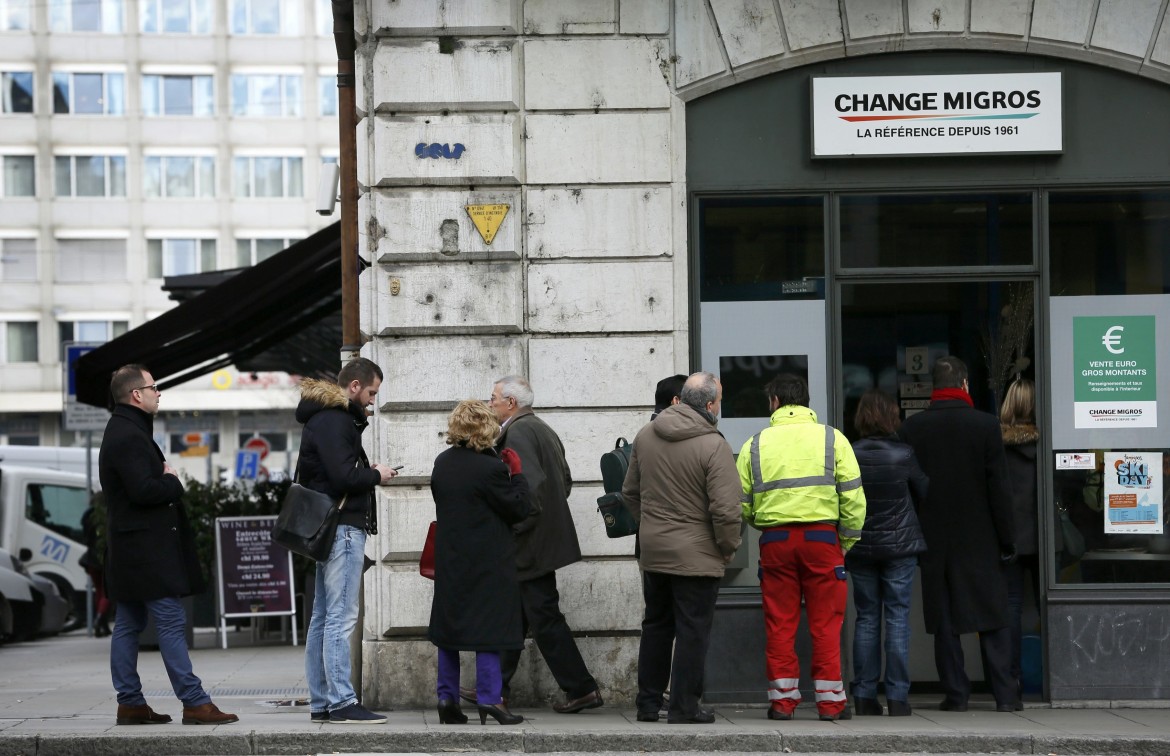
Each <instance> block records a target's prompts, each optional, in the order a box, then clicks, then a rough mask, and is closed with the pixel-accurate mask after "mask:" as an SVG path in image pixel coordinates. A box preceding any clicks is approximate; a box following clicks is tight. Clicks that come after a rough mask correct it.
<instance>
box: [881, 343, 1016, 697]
mask: <svg viewBox="0 0 1170 756" xmlns="http://www.w3.org/2000/svg"><path fill="white" fill-rule="evenodd" d="M932 378H933V380H934V391H933V393H932V394H931V397H930V399H931V401H930V406H929V407H928V408H927V409H926V410H925V411H923V412H920V413H918V414H916V415H913V416H911V417H909V418H907V420H906V422H905V423H903V425H902V428H901V430H900V431H899V435H900V436H901V437H902V439H903V440H904V441H906V442H907V443H908V444H910V445H911V446H912V447H914V453H915V454H916V455H917V457H918V462H919V464H920V465H921V466H922V469H923V471H924V472H925V473H926V475H927V477H928V478H930V489H929V492H928V494H927V498H926V504H925V505H924V506H923V507H922V508H921V510H920V511H919V513H918V515H919V520H920V521H921V523H922V531H923V535H924V536H925V537H926V548H927V551H926V553H925V554H924V555H923V556H922V557H921V558H920V560H919V563H920V564H921V566H922V607H923V614H924V617H925V620H926V632H928V633H932V634H933V635H934V662H935V665H936V667H937V668H938V675H939V682H940V683H941V684H942V687H943V690H944V691H945V692H946V697H945V698H944V699H943V701H942V703H940V704H939V708H940V709H941V710H943V711H966V710H967V699H968V697H969V695H970V693H971V681H970V680H969V679H968V677H967V673H966V670H965V666H964V659H963V648H962V646H961V645H960V635H962V634H964V633H979V645H980V648H981V650H982V652H983V660H984V662H985V665H984V666H985V668H986V669H987V670H988V674H989V675H990V677H991V680H990V683H991V690H992V693H993V695H994V696H995V703H996V711H1015V710H1016V709H1017V707H1018V705H1019V692H1018V691H1017V690H1016V684H1015V681H1014V680H1013V678H1012V676H1011V630H1010V629H1009V624H1010V616H1009V612H1008V594H1007V577H1006V573H1005V567H1006V566H1007V565H1008V564H1010V563H1011V561H1012V560H1014V559H1015V555H1016V548H1015V543H1014V541H1013V538H1014V529H1013V527H1012V508H1011V500H1010V498H1009V497H1008V489H1007V465H1006V462H1005V458H1004V448H1003V437H1002V436H1001V435H1000V429H999V421H998V419H997V418H995V417H994V416H993V415H990V414H988V413H986V412H980V411H978V410H976V409H975V408H974V405H973V403H972V401H971V397H970V394H969V393H968V384H967V366H966V365H964V364H963V361H962V360H960V359H959V358H958V357H943V358H941V359H939V360H938V362H936V363H935V364H934V368H933V370H932Z"/></svg>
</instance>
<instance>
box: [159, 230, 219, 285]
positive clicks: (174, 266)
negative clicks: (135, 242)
mask: <svg viewBox="0 0 1170 756" xmlns="http://www.w3.org/2000/svg"><path fill="white" fill-rule="evenodd" d="M146 270H147V273H146V275H147V277H148V278H163V277H164V276H186V275H190V274H192V273H206V272H207V271H210V270H215V239H147V240H146Z"/></svg>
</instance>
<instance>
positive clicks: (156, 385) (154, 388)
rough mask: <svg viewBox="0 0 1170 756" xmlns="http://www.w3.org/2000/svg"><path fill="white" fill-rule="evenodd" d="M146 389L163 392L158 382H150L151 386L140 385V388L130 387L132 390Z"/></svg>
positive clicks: (158, 392) (157, 392)
mask: <svg viewBox="0 0 1170 756" xmlns="http://www.w3.org/2000/svg"><path fill="white" fill-rule="evenodd" d="M146 389H150V390H151V391H153V392H154V393H156V394H161V393H162V392H161V391H159V390H158V384H157V383H152V384H150V385H149V386H139V387H138V388H132V389H130V390H131V391H145V390H146Z"/></svg>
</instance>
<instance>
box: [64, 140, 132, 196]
mask: <svg viewBox="0 0 1170 756" xmlns="http://www.w3.org/2000/svg"><path fill="white" fill-rule="evenodd" d="M62 158H68V159H69V193H68V194H61V193H60V191H59V190H60V187H59V186H58V185H57V161H58V160H60V159H62ZM78 158H84V159H91V158H102V160H103V162H104V167H103V171H104V175H103V179H104V180H105V193H104V194H102V195H100V196H91V195H85V196H79V195H78V194H77V159H78ZM114 161H120V162H121V167H122V190H123V191H122V193H121V194H112V193H111V192H112V187H113V184H114V181H113V173H114V172H113V167H114V166H115V165H116V162H114ZM126 174H127V171H126V153H125V151H123V150H120V149H110V148H101V147H95V148H93V149H92V151H91V150H89V149H87V148H81V149H69V150H65V149H62V150H59V151H58V152H56V153H55V154H54V155H53V197H55V198H58V199H71V198H78V199H85V200H94V199H114V198H124V197H126V195H127V187H126V180H127V175H126Z"/></svg>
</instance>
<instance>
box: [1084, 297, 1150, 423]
mask: <svg viewBox="0 0 1170 756" xmlns="http://www.w3.org/2000/svg"><path fill="white" fill-rule="evenodd" d="M1155 343H1156V342H1155V340H1154V316H1153V315H1128V316H1116V317H1108V316H1107V317H1079V318H1077V317H1074V318H1073V371H1074V376H1073V386H1074V389H1073V390H1074V395H1073V396H1074V401H1075V404H1074V408H1073V412H1074V415H1075V420H1074V422H1075V425H1076V427H1077V428H1100V427H1129V428H1156V427H1158V389H1157V380H1156V378H1157V372H1158V371H1157V353H1156V351H1155V348H1154V346H1155Z"/></svg>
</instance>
